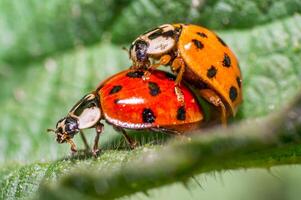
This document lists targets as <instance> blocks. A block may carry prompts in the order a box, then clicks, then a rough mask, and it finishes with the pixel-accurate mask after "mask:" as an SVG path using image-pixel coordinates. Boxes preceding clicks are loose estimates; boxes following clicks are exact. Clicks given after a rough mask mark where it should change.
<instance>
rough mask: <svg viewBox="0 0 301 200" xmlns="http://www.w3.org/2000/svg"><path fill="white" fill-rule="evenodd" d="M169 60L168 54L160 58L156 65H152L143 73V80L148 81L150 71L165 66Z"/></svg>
mask: <svg viewBox="0 0 301 200" xmlns="http://www.w3.org/2000/svg"><path fill="white" fill-rule="evenodd" d="M170 60H171V56H170V55H168V54H165V55H163V56H161V58H160V60H159V62H158V63H154V64H152V65H151V66H150V67H149V68H148V69H147V70H146V71H145V72H144V75H143V77H142V78H143V80H147V79H149V76H150V75H151V71H152V70H155V69H156V68H158V67H160V66H161V65H167V64H168V63H169V62H170Z"/></svg>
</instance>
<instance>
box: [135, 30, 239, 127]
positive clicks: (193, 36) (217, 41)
mask: <svg viewBox="0 0 301 200" xmlns="http://www.w3.org/2000/svg"><path fill="white" fill-rule="evenodd" d="M129 54H130V59H131V60H132V61H133V66H132V67H131V68H132V69H140V70H144V71H145V73H144V76H145V79H147V78H148V76H149V74H150V73H152V72H151V71H152V70H153V69H155V68H157V67H159V66H160V65H170V66H171V70H172V71H173V72H174V73H176V74H177V78H176V80H175V86H174V88H175V92H176V93H177V97H178V100H179V101H182V102H183V96H182V92H181V90H180V88H179V85H180V82H181V80H182V78H183V79H184V80H185V81H187V82H188V83H189V84H191V85H193V86H195V87H196V88H197V89H198V90H199V92H200V95H201V96H202V97H203V98H204V99H206V100H207V101H208V102H209V103H211V104H213V105H214V106H216V107H218V108H219V109H220V111H221V120H222V122H223V124H226V119H227V116H228V115H229V114H233V115H235V113H236V110H237V107H238V105H239V104H240V103H241V101H242V88H241V82H242V77H241V72H240V68H239V64H238V61H237V59H236V57H235V55H234V53H233V52H232V51H231V50H230V48H229V47H228V46H227V44H226V43H225V42H224V41H223V40H222V39H221V38H220V37H219V36H218V35H216V34H215V33H213V32H212V31H210V30H208V29H206V28H203V27H200V26H197V25H191V24H188V25H186V24H164V25H161V26H159V27H157V28H155V29H152V30H150V31H148V32H146V33H144V34H142V35H140V36H139V37H138V38H137V39H136V40H135V41H134V42H133V43H132V45H131V47H130V50H129ZM150 59H154V60H159V62H157V63H153V64H151V62H150Z"/></svg>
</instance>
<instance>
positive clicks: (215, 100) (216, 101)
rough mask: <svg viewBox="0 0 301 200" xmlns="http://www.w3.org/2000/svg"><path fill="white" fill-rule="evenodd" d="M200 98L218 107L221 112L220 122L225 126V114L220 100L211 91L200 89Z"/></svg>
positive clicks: (224, 108)
mask: <svg viewBox="0 0 301 200" xmlns="http://www.w3.org/2000/svg"><path fill="white" fill-rule="evenodd" d="M200 94H201V96H202V97H204V98H205V99H206V101H208V102H209V103H211V104H213V105H214V106H216V107H219V108H220V110H221V122H222V124H223V125H224V126H227V114H226V113H227V112H226V107H225V105H224V103H223V102H222V100H221V98H220V97H219V96H218V95H217V94H216V93H215V92H214V91H213V90H211V89H202V90H200Z"/></svg>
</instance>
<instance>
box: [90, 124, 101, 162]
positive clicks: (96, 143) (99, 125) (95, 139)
mask: <svg viewBox="0 0 301 200" xmlns="http://www.w3.org/2000/svg"><path fill="white" fill-rule="evenodd" d="M95 130H96V136H95V138H94V145H93V149H92V154H93V156H94V157H97V155H98V153H99V152H100V149H99V147H98V142H99V137H100V134H101V133H102V131H103V124H102V123H98V124H96V126H95Z"/></svg>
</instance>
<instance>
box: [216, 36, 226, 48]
mask: <svg viewBox="0 0 301 200" xmlns="http://www.w3.org/2000/svg"><path fill="white" fill-rule="evenodd" d="M216 38H217V39H218V41H219V42H220V43H221V44H222V45H223V46H225V47H226V46H227V44H226V43H225V42H224V40H222V38H220V37H218V36H216Z"/></svg>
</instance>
